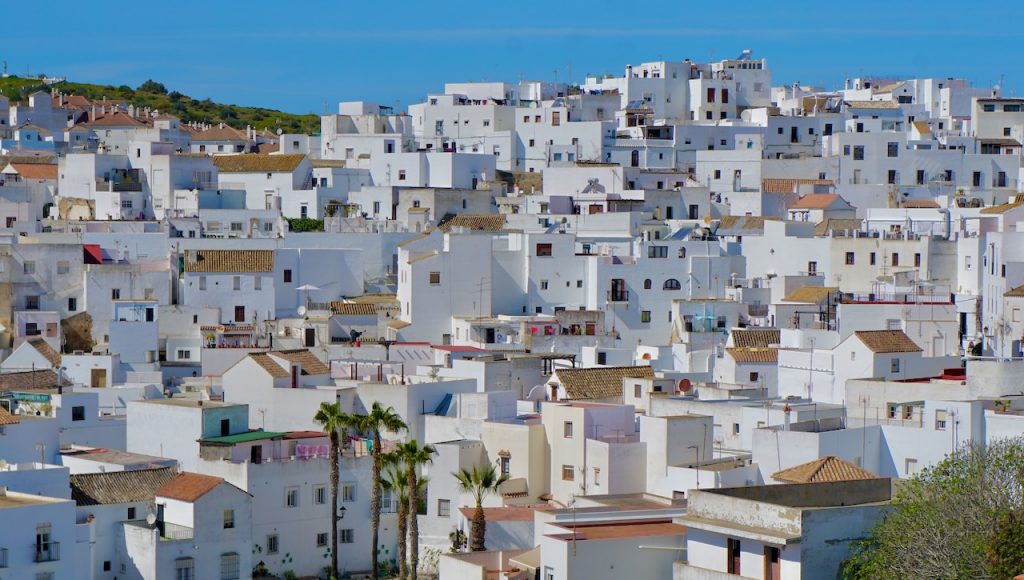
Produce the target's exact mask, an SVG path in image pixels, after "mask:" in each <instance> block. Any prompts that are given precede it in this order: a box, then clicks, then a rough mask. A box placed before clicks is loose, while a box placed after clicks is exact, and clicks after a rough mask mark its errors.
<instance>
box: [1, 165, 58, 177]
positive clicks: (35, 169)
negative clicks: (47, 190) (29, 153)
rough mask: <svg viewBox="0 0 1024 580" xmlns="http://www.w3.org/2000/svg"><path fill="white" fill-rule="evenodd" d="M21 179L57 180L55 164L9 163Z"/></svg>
mask: <svg viewBox="0 0 1024 580" xmlns="http://www.w3.org/2000/svg"><path fill="white" fill-rule="evenodd" d="M11 167H13V168H14V170H15V171H17V172H18V175H20V176H21V178H22V179H54V180H55V179H57V164H56V163H11Z"/></svg>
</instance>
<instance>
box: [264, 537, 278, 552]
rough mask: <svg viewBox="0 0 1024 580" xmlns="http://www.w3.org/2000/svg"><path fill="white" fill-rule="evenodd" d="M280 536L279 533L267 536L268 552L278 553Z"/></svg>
mask: <svg viewBox="0 0 1024 580" xmlns="http://www.w3.org/2000/svg"><path fill="white" fill-rule="evenodd" d="M278 546H279V543H278V536H277V534H270V535H269V536H267V553H268V554H276V553H277V550H278Z"/></svg>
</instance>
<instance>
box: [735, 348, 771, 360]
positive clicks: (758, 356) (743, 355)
mask: <svg viewBox="0 0 1024 580" xmlns="http://www.w3.org/2000/svg"><path fill="white" fill-rule="evenodd" d="M725 352H726V353H728V355H729V356H731V357H732V360H734V361H736V362H738V363H775V362H778V361H779V349H777V348H760V347H750V348H727V349H725Z"/></svg>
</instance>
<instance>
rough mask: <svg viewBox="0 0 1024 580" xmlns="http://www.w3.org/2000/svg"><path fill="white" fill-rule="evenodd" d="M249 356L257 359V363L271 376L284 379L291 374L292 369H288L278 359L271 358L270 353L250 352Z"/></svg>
mask: <svg viewBox="0 0 1024 580" xmlns="http://www.w3.org/2000/svg"><path fill="white" fill-rule="evenodd" d="M249 358H251V359H252V360H254V361H256V364H258V365H260V366H261V367H263V370H265V371H267V372H268V373H270V376H272V377H274V378H275V379H283V378H285V377H288V376H290V375H291V372H290V371H288V370H286V369H285V368H284V367H282V366H281V365H280V364H279V363H278V362H277V361H275V360H274V359H272V358H270V355H269V354H267V353H265V352H254V353H250V354H249Z"/></svg>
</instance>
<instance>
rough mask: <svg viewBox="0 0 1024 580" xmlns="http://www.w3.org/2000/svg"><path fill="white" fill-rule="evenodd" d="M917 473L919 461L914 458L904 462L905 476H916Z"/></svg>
mask: <svg viewBox="0 0 1024 580" xmlns="http://www.w3.org/2000/svg"><path fill="white" fill-rule="evenodd" d="M915 473H917V460H916V459H914V458H912V457H908V458H906V460H904V461H903V474H904V475H914V474H915Z"/></svg>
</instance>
